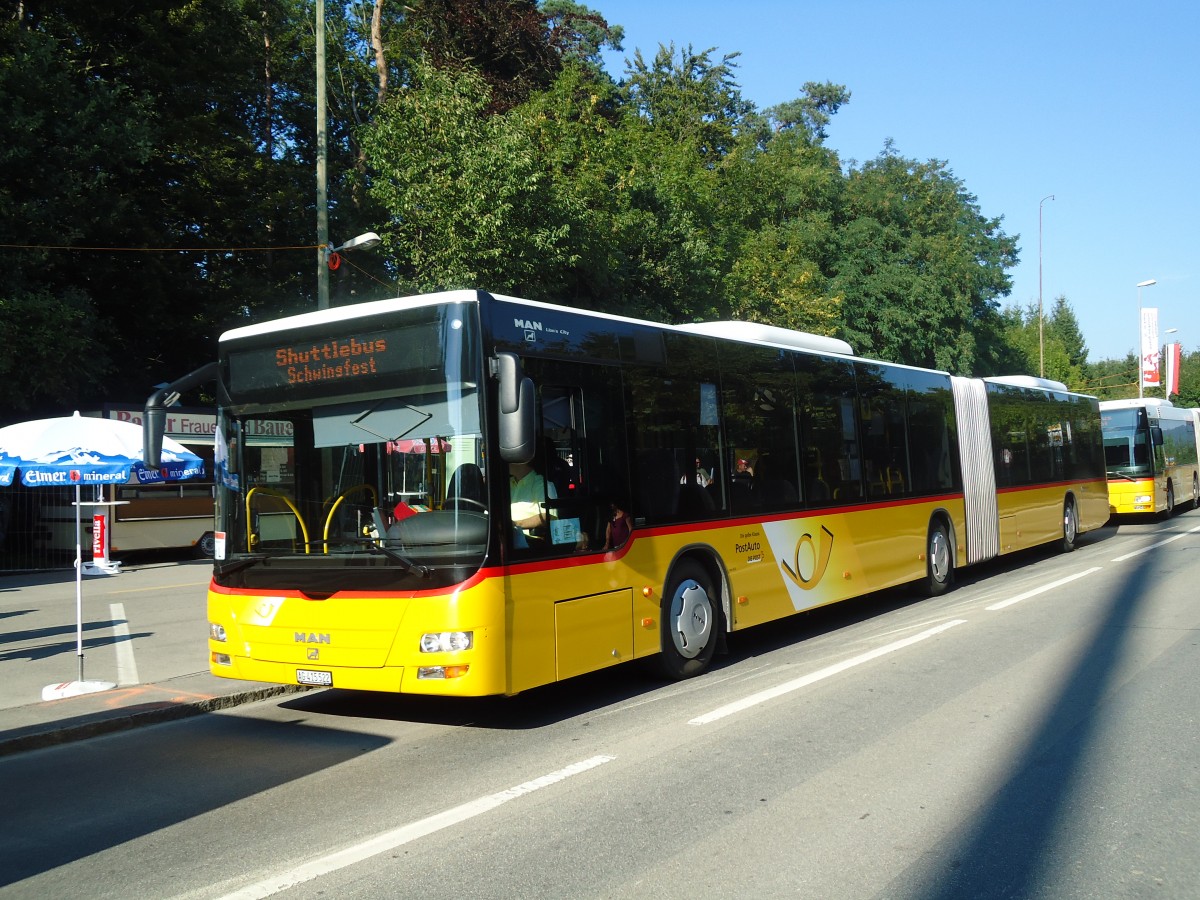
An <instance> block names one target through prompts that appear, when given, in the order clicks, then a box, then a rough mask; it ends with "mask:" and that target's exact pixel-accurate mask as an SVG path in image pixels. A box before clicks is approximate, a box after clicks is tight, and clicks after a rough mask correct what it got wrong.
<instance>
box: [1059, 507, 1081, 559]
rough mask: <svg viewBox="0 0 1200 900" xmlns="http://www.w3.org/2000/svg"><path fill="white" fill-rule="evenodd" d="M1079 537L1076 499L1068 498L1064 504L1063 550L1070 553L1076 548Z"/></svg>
mask: <svg viewBox="0 0 1200 900" xmlns="http://www.w3.org/2000/svg"><path fill="white" fill-rule="evenodd" d="M1078 538H1079V513H1077V512H1076V511H1075V501H1074V500H1068V501H1067V502H1066V503H1064V504H1063V536H1062V544H1061V546H1062V551H1063V553H1070V552H1071V551H1072V550H1074V549H1075V542H1076V540H1078Z"/></svg>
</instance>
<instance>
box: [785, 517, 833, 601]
mask: <svg viewBox="0 0 1200 900" xmlns="http://www.w3.org/2000/svg"><path fill="white" fill-rule="evenodd" d="M806 546H807V548H808V553H809V554H811V555H812V562H813V567H812V571H811V572H809V574H808V577H805V575H804V569H805V568H806V566H805V565H804V564H803V563H802V562H801V561H800V557H801V552H802V550H803V548H805V547H806ZM832 554H833V532H832V531H830V530H829V529H828V528H826V527H825V526H824V525H822V526H821V542H820V544H818V543H817V542H816V541H815V540H814V539H813V536H812V535H811V534H809V533H808V532H807V531H806V532H804V534H802V535H800V540H798V541H796V552H795V555H794V559H793V562H794V563H795V568H792V566H789V565H788V564H787V562H786V561H784V562H781V563H780V564H779V565H780V567H781V568H782V569H783V571H785V572H787V574H788V577H789V578H790V579H792V582H793V583H794V584H795V585H796V586H797V587H798V588H800V589H801V590H803V591H811V590H812V589H813V588H815V587H816V586H817V584H818V583H820V581H821V579H822V578H823V577H824V576H825V570H826V569H828V568H829V558H830V556H831V555H832Z"/></svg>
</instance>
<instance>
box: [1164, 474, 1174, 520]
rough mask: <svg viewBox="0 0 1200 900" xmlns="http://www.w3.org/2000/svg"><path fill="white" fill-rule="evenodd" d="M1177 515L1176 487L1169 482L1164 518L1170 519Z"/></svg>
mask: <svg viewBox="0 0 1200 900" xmlns="http://www.w3.org/2000/svg"><path fill="white" fill-rule="evenodd" d="M1173 515H1175V485H1173V484H1171V482H1169V481H1168V482H1167V508H1166V509H1165V510H1163V514H1162V517H1163V518H1164V519H1169V518H1171V516H1173Z"/></svg>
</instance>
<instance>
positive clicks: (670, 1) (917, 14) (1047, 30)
mask: <svg viewBox="0 0 1200 900" xmlns="http://www.w3.org/2000/svg"><path fill="white" fill-rule="evenodd" d="M589 5H590V6H591V7H592V8H593V9H594V10H596V11H597V12H600V13H601V14H603V15H604V16H605V17H606V18H607V19H608V20H609V22H610V23H616V24H620V25H623V26H624V27H625V41H624V52H623V53H617V54H613V53H609V54H607V55H606V66H607V68H608V69H609V71H610V72H611V73H612V74H613V76H614V77H616V78H620V76H621V73H622V72H623V71H624V68H625V66H624V60H625V58H631V57H632V56H633V52H634V50H635V49H640V50H641V51H642V54H643V55H644V56H646V57H647V58H653V55H654V53H655V52H656V51H657V49H658V45H659V44H660V43H661V44H670V43H672V42H674V44H675V46H676V48H680V47H686V46H687V45H689V44H690V45H691V46H692V47H693V48H694V49H695V50H697V51H701V50H706V49H708V48H709V47H715V48H717V52H715V53H714V54H713V58H714V59H719V58H720V56H721V54H724V53H732V52H734V51H740V53H741V56H740V57H739V59H738V69H737V81H738V83H739V84H740V86H741V88H742V93H743V95H744V96H745V97H746V98H747V99H749V100H750V101H752V102H753V103H754V104H755V105H756V106H758V107H759V108H760V109H762V108H765V107H768V106H773V105H775V104H777V103H780V102H782V101H785V100H789V99H793V98H795V97H797V96H798V95H799V94H800V87H801V85H803V84H804V83H805V82H807V81H817V82H820V81H832V82H834V83H837V84H844V85H845V86H846V87H847V88H848V89H849V90H850V93H851V100H850V103H849V104H847V105H846V106H844V107H842V109H841V110H840V111H839V112H838V114H837V115H836V116H835V117H834V119H833V121H832V123H831V125H830V127H829V129H828V131H829V138H828V140H827V144H828V145H829V146H830V147H832V148H833V149H834V150H836V151H837V152H838V153H839V155H840V156H841V157H842V159H843V161H845V160H851V159H852V160H859V161H863V160H868V159H871V158H873V157H875V156H876V155H878V153H879V152H880V150H881V149H882V148H883V145H884V141H885V140H887V139H888V138H891V139H892V140H893V141H894V142H895V148H896V151H897V152H898V153H900V154H901V155H902V156H906V157H910V158H914V159H919V160H926V159H940V160H945V161H946V162H947V163H948V164H949V166H950V168H951V170H952V171H953V172H954V174H955V175H956V176H957V177H958V178H960V179H961V180H962V181H963V183H964V185H965V186H966V188H967V190H968V191H970V192H971V193H973V194H974V195H975V196H976V197H977V198H978V202H979V207H980V210H981V212H982V213H983V214H984V215H985V216H988V217H1003V228H1004V231H1005V233H1007V234H1009V235H1018V236H1019V241H1018V243H1019V245H1020V248H1021V254H1020V262H1019V264H1018V265H1017V266H1016V268H1015V269H1013V270H1012V271H1011V272H1010V276H1011V277H1012V281H1013V291H1012V294H1011V295H1010V296H1009V297H1008V298H1007V300H1006V301H1005V303H1006V304H1010V303H1016V304H1020V305H1025V304H1028V303H1030V302H1033V303H1035V304H1036V303H1037V300H1038V256H1039V254H1038V232H1039V229H1038V208H1039V203H1040V201H1041V200H1042V198H1043V197H1046V196H1048V195H1054V197H1055V199H1054V200H1047V201H1045V203H1042V204H1041V210H1042V228H1041V236H1042V240H1041V261H1042V288H1041V290H1042V298H1043V303H1044V305H1045V308H1046V309H1047V310H1049V309H1050V307H1051V305H1052V304H1053V301H1054V299H1055V298H1056V297H1058V296H1059V295H1065V296H1066V298H1067V300H1068V302H1070V304H1071V306H1072V308H1073V309H1074V311H1075V314H1076V316H1077V317H1078V319H1079V323H1080V327H1081V328H1082V330H1083V334H1084V339H1085V340H1086V342H1087V346H1088V350H1089V358H1090V359H1092V360H1093V361H1095V360H1098V359H1104V358H1114V357H1117V358H1119V357H1123V356H1124V355H1125V353H1126V352H1127V351H1130V350H1134V349H1135V343H1136V340H1137V328H1138V290H1137V287H1136V285H1137V283H1138V282H1140V281H1145V280H1147V279H1150V278H1153V279H1156V280H1157V284H1156V285H1154V286H1152V287H1148V288H1143V289H1142V292H1141V293H1142V302H1143V304H1144V305H1145V306H1156V307H1158V309H1159V322H1160V328H1161V329H1163V330H1165V329H1167V328H1177V329H1179V331H1178V333H1177V334H1175V335H1172V336H1171V337H1170V339H1178V340H1180V342H1181V343H1182V344H1183V346H1184V347H1185V349H1187V350H1189V351H1190V350H1195V349H1200V246H1198V244H1200V227H1197V225H1196V222H1197V216H1198V215H1200V112H1198V110H1200V3H1197V2H1195V0H1190V2H1183V0H1170V2H1156V0H1142V2H1140V3H1133V2H1126V3H1113V2H1107V0H1097V2H1091V3H1083V2H1079V0H1067V2H1058V3H1055V2H1047V0H1040V2H1029V0H1008V2H987V3H985V2H977V0H958V2H932V0H910V2H904V3H900V2H885V0H826V2H821V3H814V2H810V0H790V2H783V0H744V2H742V3H739V4H734V3H731V2H728V0H724V2H719V3H718V2H712V0H686V2H685V0H593V2H591V3H590V4H589ZM1164 339H1167V338H1165V337H1164Z"/></svg>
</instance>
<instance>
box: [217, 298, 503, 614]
mask: <svg viewBox="0 0 1200 900" xmlns="http://www.w3.org/2000/svg"><path fill="white" fill-rule="evenodd" d="M462 313H463V311H462V310H456V309H451V308H447V307H428V308H421V309H416V310H410V311H403V312H400V313H397V314H395V315H393V316H392V317H390V318H389V319H388V321H387V323H386V327H384V328H378V327H375V326H374V325H371V326H370V327H369V328H368V327H359V328H357V329H356V330H354V331H353V332H351V331H350V330H349V329H348V328H347V325H346V323H339V328H341V329H344V330H345V334H339V335H338V336H337V337H334V338H328V337H327V335H328V333H329V329H328V327H326V329H325V330H324V331H323V332H322V334H323V335H326V337H323V338H322V339H321V340H320V341H314V340H313V339H312V338H311V337H308V338H305V337H304V336H302V335H296V334H290V333H289V334H284V333H277V334H273V335H269V337H270V338H271V340H269V341H266V342H264V341H263V340H261V339H259V338H256V339H255V340H254V341H253V345H252V346H249V347H247V346H245V345H244V344H243V345H240V346H238V345H235V346H234V347H233V348H231V349H230V350H229V352H228V356H227V358H228V360H229V367H228V369H227V371H228V373H229V374H228V384H227V389H228V393H229V396H230V399H231V401H232V402H231V403H230V404H229V405H227V406H223V407H221V408H220V409H219V410H218V432H217V441H218V449H217V456H216V459H215V468H216V472H217V521H218V523H219V528H218V533H219V534H221V533H223V535H224V540H223V543H219V544H218V548H217V559H216V565H215V573H216V580H217V582H218V583H220V584H223V585H225V586H229V587H255V586H263V587H265V586H268V585H270V586H274V587H279V588H287V587H290V588H294V589H296V590H301V591H305V592H310V593H312V592H315V593H322V592H331V591H333V590H346V589H349V590H356V589H357V590H383V589H388V590H394V589H402V590H405V589H413V590H423V589H428V588H432V587H437V586H440V585H444V584H449V583H453V582H458V581H461V580H463V578H465V577H468V576H469V574H470V573H471V572H473V571H474V570H475V569H477V568H478V567H479V565H480V564H481V563H482V561H483V558H484V554H485V552H486V549H487V539H488V498H487V494H486V491H485V486H484V481H483V476H482V472H483V466H482V465H481V464H482V462H483V434H482V424H481V413H480V402H481V401H480V396H479V393H480V391H479V386H480V384H481V383H482V375H481V371H480V364H479V357H480V354H479V352H478V351H477V350H476V349H475V342H476V340H477V335H476V332H475V329H474V327H473V326H472V325H471V322H472V321H473V317H472V316H469V315H465V314H462ZM372 329H373V330H372ZM347 348H351V349H347ZM353 348H357V349H358V350H359V352H358V353H357V354H354V355H350V354H351V350H352V349H353ZM363 348H370V349H363ZM343 350H344V351H345V354H343V355H345V356H346V358H347V359H353V360H355V361H354V362H353V366H355V367H356V368H354V369H353V370H352V369H351V365H352V364H351V363H349V362H344V361H342V360H341V358H340V357H339V354H342V353H343ZM224 355H225V354H223V356H224ZM331 360H332V361H331ZM272 366H275V367H277V368H279V369H280V370H282V371H281V372H279V373H276V372H275V371H274V370H273V369H272ZM343 371H344V372H345V374H344V375H343V374H341V373H342V372H343ZM331 372H332V373H335V374H330V373H331ZM273 379H275V380H278V381H279V382H280V383H277V384H271V381H272V380H273ZM284 379H286V383H283V382H284ZM264 388H272V389H273V391H272V399H271V401H270V402H261V401H260V392H262V391H263V389H264Z"/></svg>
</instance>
